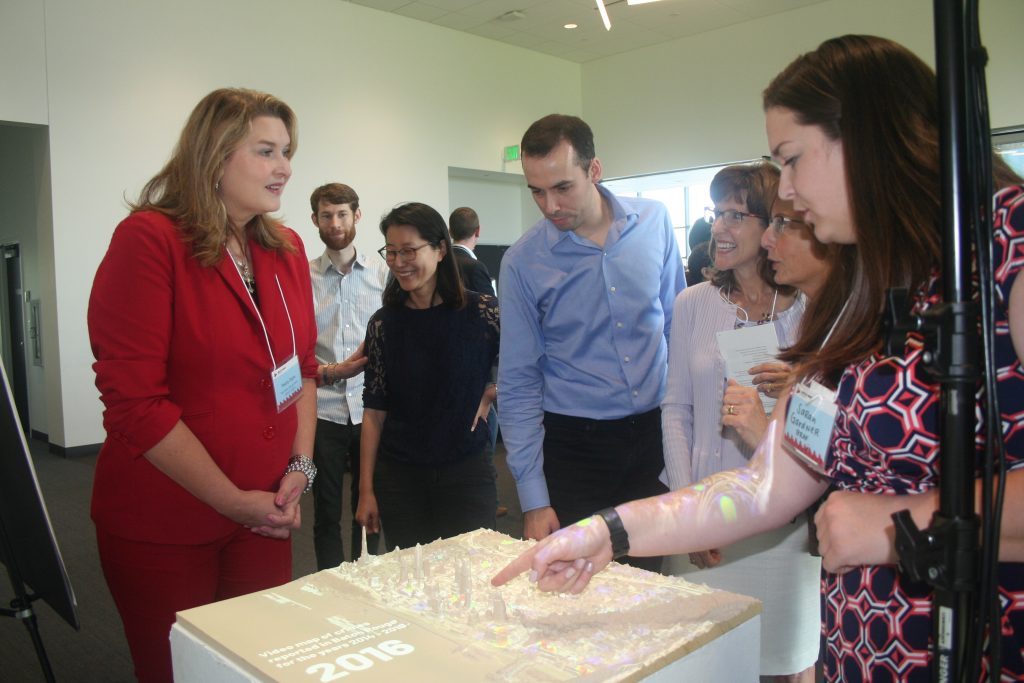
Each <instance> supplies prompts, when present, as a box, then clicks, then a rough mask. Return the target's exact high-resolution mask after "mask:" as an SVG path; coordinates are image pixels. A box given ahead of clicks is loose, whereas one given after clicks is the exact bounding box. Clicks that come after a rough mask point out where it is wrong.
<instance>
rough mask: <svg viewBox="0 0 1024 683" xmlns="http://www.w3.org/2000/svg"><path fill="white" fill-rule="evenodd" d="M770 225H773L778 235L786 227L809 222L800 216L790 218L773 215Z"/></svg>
mask: <svg viewBox="0 0 1024 683" xmlns="http://www.w3.org/2000/svg"><path fill="white" fill-rule="evenodd" d="M768 225H770V226H771V228H772V230H774V231H775V234H776V235H781V234H782V232H783V231H784V230H785V229H786V228H789V227H792V225H807V223H805V222H803V221H802V220H800V219H799V218H790V217H788V216H782V215H778V216H772V220H771V221H770V222H769V223H768Z"/></svg>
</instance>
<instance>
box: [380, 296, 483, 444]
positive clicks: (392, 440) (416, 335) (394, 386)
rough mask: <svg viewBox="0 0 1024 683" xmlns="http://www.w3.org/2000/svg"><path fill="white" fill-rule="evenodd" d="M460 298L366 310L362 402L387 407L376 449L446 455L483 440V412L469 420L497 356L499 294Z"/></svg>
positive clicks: (382, 407)
mask: <svg viewBox="0 0 1024 683" xmlns="http://www.w3.org/2000/svg"><path fill="white" fill-rule="evenodd" d="M466 299H467V303H466V306H465V307H464V308H462V309H461V310H455V309H453V308H449V307H448V306H445V305H440V306H434V307H433V308H428V309H424V310H417V309H411V308H406V307H404V306H402V307H395V308H391V307H385V308H381V309H380V310H379V311H377V312H376V313H374V314H373V317H371V318H370V322H369V323H368V324H367V326H366V355H367V356H368V357H369V359H370V360H369V363H367V365H366V377H365V382H364V384H363V405H364V407H366V408H374V409H377V410H384V411H387V418H386V419H385V421H384V428H383V431H382V433H381V441H380V451H379V452H378V456H377V457H379V458H388V459H391V460H396V461H399V462H403V463H409V464H437V463H444V462H453V461H456V460H460V459H462V458H465V457H468V456H470V455H474V454H477V453H479V452H480V451H481V450H482V449H483V448H484V446H485V445H486V444H487V443H488V442H489V440H490V433H489V431H488V428H487V424H486V422H485V421H484V420H481V421H480V422H479V423H478V424H477V427H476V430H475V431H472V432H471V431H470V425H472V424H473V417H474V416H475V415H476V410H477V407H478V406H479V405H480V398H481V397H482V396H483V392H484V388H485V387H486V386H487V383H488V382H490V381H491V380H490V378H491V369H492V367H493V366H494V364H495V363H496V361H497V358H498V335H499V325H498V301H497V299H495V298H494V297H491V296H487V295H486V294H478V293H476V292H470V291H467V292H466Z"/></svg>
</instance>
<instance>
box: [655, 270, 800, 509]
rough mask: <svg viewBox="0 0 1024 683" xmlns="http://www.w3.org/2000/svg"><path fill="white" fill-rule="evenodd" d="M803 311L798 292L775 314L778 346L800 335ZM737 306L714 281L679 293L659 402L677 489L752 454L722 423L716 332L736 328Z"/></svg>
mask: <svg viewBox="0 0 1024 683" xmlns="http://www.w3.org/2000/svg"><path fill="white" fill-rule="evenodd" d="M803 312H804V298H803V296H800V297H798V298H797V300H796V301H795V302H794V303H793V305H792V306H790V307H789V308H788V309H786V310H785V311H782V312H781V313H779V314H778V315H777V316H776V320H775V322H774V323H772V324H774V325H775V332H776V334H777V335H778V338H779V348H786V347H787V346H790V345H792V344H793V343H794V342H795V341H796V338H797V333H798V331H799V327H800V319H801V317H803ZM735 322H736V306H735V305H733V304H729V303H727V302H726V301H725V300H724V299H723V298H722V297H721V296H720V294H719V291H718V288H717V287H715V286H714V285H712V284H711V283H710V282H702V283H701V284H699V285H695V286H693V287H687V288H686V289H685V290H683V291H682V292H680V294H679V296H677V297H676V301H675V305H674V306H673V311H672V333H671V335H670V336H669V351H668V383H667V385H666V389H665V398H664V400H663V401H662V403H661V424H662V439H663V443H664V449H665V473H666V474H667V479H668V485H669V487H670V488H671V489H673V490H675V489H678V488H681V487H683V486H687V485H689V484H691V483H693V482H695V481H700V480H701V479H703V478H704V477H707V476H709V475H711V474H714V473H715V472H721V471H722V470H728V469H732V468H735V467H740V466H743V465H745V464H747V461H748V460H749V459H750V457H751V456H752V455H753V450H752V449H750V448H748V447H747V446H746V445H745V444H744V443H743V440H742V439H741V438H740V436H739V434H737V433H736V430H735V429H733V428H731V427H728V428H723V427H722V414H721V409H722V396H723V394H724V393H725V386H726V367H725V359H724V358H723V357H722V355H721V353H719V351H718V340H717V338H716V336H715V335H716V334H717V333H718V332H719V331H721V330H731V329H733V327H734V325H735Z"/></svg>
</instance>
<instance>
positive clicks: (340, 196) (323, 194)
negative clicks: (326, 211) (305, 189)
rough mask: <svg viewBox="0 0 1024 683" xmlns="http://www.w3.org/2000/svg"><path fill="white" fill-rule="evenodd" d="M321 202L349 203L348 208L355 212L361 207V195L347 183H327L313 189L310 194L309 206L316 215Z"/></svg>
mask: <svg viewBox="0 0 1024 683" xmlns="http://www.w3.org/2000/svg"><path fill="white" fill-rule="evenodd" d="M320 202H326V203H328V204H348V208H350V209H352V213H355V211H356V209H358V208H359V195H357V194H356V191H355V190H353V189H352V188H351V187H349V186H348V185H346V184H345V183H327V184H326V185H321V186H320V187H318V188H316V189H315V190H313V194H311V195H310V196H309V206H310V208H311V209H313V214H314V215H316V213H317V212H318V211H320Z"/></svg>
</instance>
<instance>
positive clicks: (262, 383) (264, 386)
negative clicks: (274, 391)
mask: <svg viewBox="0 0 1024 683" xmlns="http://www.w3.org/2000/svg"><path fill="white" fill-rule="evenodd" d="M270 386H271V384H270V380H269V379H267V378H266V377H262V378H261V379H260V389H269V388H270Z"/></svg>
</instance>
